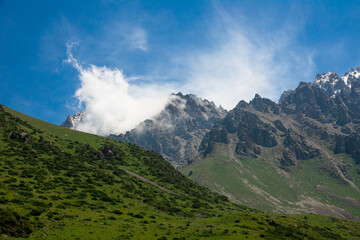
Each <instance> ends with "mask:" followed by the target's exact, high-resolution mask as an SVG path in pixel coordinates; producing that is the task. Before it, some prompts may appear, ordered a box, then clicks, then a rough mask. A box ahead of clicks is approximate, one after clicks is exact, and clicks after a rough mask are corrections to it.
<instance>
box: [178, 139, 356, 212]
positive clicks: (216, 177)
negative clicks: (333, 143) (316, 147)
mask: <svg viewBox="0 0 360 240" xmlns="http://www.w3.org/2000/svg"><path fill="white" fill-rule="evenodd" d="M227 147H228V146H226V145H224V144H217V145H216V150H215V151H214V153H213V154H210V155H208V156H207V157H206V158H205V159H201V160H200V161H197V162H194V163H192V164H191V165H189V166H187V167H186V168H185V169H183V170H182V172H183V173H184V174H185V175H187V176H189V178H190V179H192V180H194V181H196V182H198V183H200V184H201V185H204V186H206V187H208V188H210V189H213V190H215V191H217V192H219V193H221V194H225V195H227V196H229V198H230V199H231V200H234V201H235V202H238V203H240V204H243V205H246V206H249V207H253V208H256V209H261V210H267V211H275V212H285V213H289V212H290V213H291V212H294V213H296V212H298V213H301V212H313V209H312V207H311V206H300V205H299V203H300V202H301V201H304V200H314V201H317V202H320V203H324V204H328V205H331V206H334V207H337V208H340V209H343V210H345V211H346V212H347V213H350V214H352V215H353V216H360V208H359V207H356V206H355V207H354V206H351V205H349V204H347V203H345V202H344V201H342V200H340V199H339V198H337V197H334V196H335V195H336V196H338V197H351V198H353V199H355V201H359V200H360V193H359V192H358V191H356V190H355V189H354V188H352V187H351V186H350V185H349V184H345V183H344V182H343V181H341V180H340V179H339V178H336V177H334V176H331V174H330V172H329V171H327V170H326V165H325V164H324V162H323V161H322V160H321V159H310V160H303V161H299V163H298V164H297V165H296V166H291V167H286V168H284V167H281V166H280V164H279V160H278V159H277V158H276V154H274V153H273V152H272V150H271V149H266V150H265V151H263V152H264V153H263V154H262V156H261V157H259V158H256V159H251V158H247V157H240V156H236V158H235V159H234V158H232V159H231V158H230V157H229V154H228V151H227ZM330 154H331V153H330ZM332 156H333V157H334V158H335V159H336V160H337V161H346V162H347V163H348V164H349V166H351V168H350V169H349V174H350V176H351V179H352V181H353V182H354V183H355V184H356V183H358V182H359V181H360V176H359V174H358V173H357V170H356V166H354V164H353V162H352V160H351V158H349V157H348V156H346V155H345V154H338V155H335V154H332ZM190 172H191V174H190ZM317 185H320V186H323V187H326V188H327V190H326V191H319V190H317V189H316V188H315V186H317ZM315 212H316V211H315ZM324 214H326V212H324ZM339 216H340V215H339Z"/></svg>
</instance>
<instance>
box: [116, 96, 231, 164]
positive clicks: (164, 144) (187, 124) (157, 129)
mask: <svg viewBox="0 0 360 240" xmlns="http://www.w3.org/2000/svg"><path fill="white" fill-rule="evenodd" d="M225 114H226V111H225V110H224V109H223V108H221V107H220V108H218V107H216V106H215V104H214V103H213V102H209V101H208V100H203V99H200V98H198V97H196V96H195V95H193V94H188V95H183V94H182V93H178V94H176V95H175V94H173V95H172V100H171V101H170V103H169V104H168V105H167V106H166V107H165V109H164V110H163V111H162V112H161V113H160V114H159V115H157V116H155V117H154V118H153V119H148V120H146V121H144V122H142V123H140V124H139V125H138V126H137V127H136V128H135V129H133V130H131V131H128V132H126V133H125V134H120V135H110V136H109V137H111V138H114V139H117V140H120V141H124V142H129V143H133V144H136V145H138V146H141V147H143V148H146V149H150V150H154V151H156V152H158V153H161V154H162V155H163V156H164V158H165V159H166V160H167V161H169V162H170V163H172V164H173V165H174V166H175V167H182V166H185V165H187V164H188V163H189V162H190V161H191V159H193V158H194V157H195V156H196V155H197V151H198V148H199V145H200V142H201V140H202V139H203V137H204V136H205V134H206V133H207V132H208V131H210V129H211V128H212V126H213V125H214V123H215V122H216V121H217V120H219V119H222V118H223V117H224V116H225Z"/></svg>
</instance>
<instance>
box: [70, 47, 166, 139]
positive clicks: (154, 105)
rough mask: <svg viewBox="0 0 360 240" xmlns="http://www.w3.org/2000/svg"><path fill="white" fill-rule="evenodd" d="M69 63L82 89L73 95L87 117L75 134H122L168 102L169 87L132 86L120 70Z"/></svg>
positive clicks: (72, 59)
mask: <svg viewBox="0 0 360 240" xmlns="http://www.w3.org/2000/svg"><path fill="white" fill-rule="evenodd" d="M74 44H75V43H73V42H69V43H68V44H67V47H68V59H67V61H68V62H69V63H71V64H72V65H73V66H74V67H75V68H76V69H77V70H78V72H79V79H80V81H81V86H80V88H79V89H77V91H76V92H75V97H76V98H77V99H78V101H79V105H80V106H84V107H85V109H84V111H85V113H86V117H85V119H84V121H82V122H81V123H80V124H79V125H78V127H77V130H80V131H84V132H90V133H94V134H99V135H104V136H106V135H108V134H110V133H115V134H119V133H123V132H125V131H126V130H129V129H132V128H134V127H135V126H136V125H137V124H139V123H140V122H141V121H144V120H145V119H147V118H149V117H152V116H154V115H156V114H157V113H159V112H160V111H161V110H162V108H163V107H164V106H165V104H166V103H167V101H168V93H169V92H171V89H170V87H169V86H166V85H165V86H158V85H154V84H151V83H148V84H142V85H136V84H132V83H131V82H130V81H129V80H128V79H127V77H126V76H125V75H124V74H123V72H122V71H121V70H119V69H116V68H115V69H109V68H107V67H97V66H94V65H90V66H89V67H83V66H82V65H81V64H80V63H79V62H78V61H77V60H76V59H75V58H74V57H73V55H72V53H71V48H72V47H73V46H74Z"/></svg>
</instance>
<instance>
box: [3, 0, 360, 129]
mask: <svg viewBox="0 0 360 240" xmlns="http://www.w3.org/2000/svg"><path fill="white" fill-rule="evenodd" d="M359 13H360V3H359V1H305V0H302V1H280V0H279V1H260V0H252V1H250V0H249V1H232V0H228V1H202V0H197V1H194V0H192V1H187V0H181V1H136V0H135V1H127V0H123V1H116V0H102V1H80V0H78V1H74V0H73V1H66V0H63V1H48V0H44V1H38V0H34V1H28V0H24V1H13V0H0V56H1V58H0V103H1V104H4V105H6V106H9V107H11V108H13V109H16V110H18V111H21V112H24V113H26V114H29V115H32V116H34V117H37V118H40V119H42V120H45V121H49V122H52V123H55V124H60V123H61V122H62V121H63V120H64V119H65V118H66V116H67V115H68V114H72V113H75V112H77V111H79V110H80V109H81V108H86V107H87V105H89V106H90V105H91V104H92V103H91V102H89V101H91V100H89V99H92V97H91V96H90V95H89V94H94V93H93V91H94V89H92V90H91V93H88V92H86V91H85V90H84V89H85V87H86V86H87V85H85V84H86V81H85V80H84V79H85V78H86V77H83V78H82V77H81V76H85V75H86V74H85V73H88V74H90V73H91V74H95V72H96V71H95V70H96V69H97V68H96V67H98V68H100V67H104V68H103V71H104V72H110V73H114V71H115V69H118V70H119V71H120V72H121V74H123V76H120V77H121V79H122V80H124V81H126V82H128V83H129V86H130V90H129V91H128V92H124V94H129V95H131V98H126V99H131V100H129V101H133V103H134V104H135V105H134V106H139V109H141V106H140V105H141V103H144V102H148V100H146V99H142V101H140V102H138V101H137V100H136V98H141V96H143V95H146V96H148V99H150V98H153V96H155V95H156V96H157V95H163V94H169V93H171V92H173V91H174V92H177V91H182V92H184V93H195V94H198V95H199V96H200V97H203V98H208V99H209V100H212V101H214V102H215V103H216V104H218V105H219V104H221V105H223V106H225V107H227V108H231V107H233V106H235V105H236V103H237V102H238V101H240V100H241V99H245V100H250V99H251V98H252V96H254V94H255V93H256V92H258V93H260V94H261V95H262V96H264V97H269V98H271V99H273V100H277V99H276V98H278V97H279V96H280V94H281V92H282V91H283V90H285V89H288V88H295V87H296V86H297V84H298V82H299V81H307V82H308V81H312V80H313V79H314V76H315V75H316V73H323V72H327V71H335V72H338V73H339V74H341V75H342V74H344V72H345V71H349V70H350V69H351V68H352V67H353V68H355V67H357V66H359V65H360V41H359V39H360V14H359ZM67 43H68V46H69V44H72V45H73V47H72V48H71V52H70V53H71V54H72V56H73V57H74V59H75V60H74V61H76V62H77V63H78V64H79V65H80V66H81V69H80V70H79V69H77V68H76V67H74V61H73V62H71V61H69V60H68V59H69V55H68V54H69V52H67V50H69V49H67V46H66V44H67ZM92 65H93V67H94V68H92V70H91V71H90V68H91V66H92ZM86 69H87V70H88V71H86ZM84 74H85V75H84ZM105 75H106V74H105ZM86 76H88V75H86ZM98 80H99V79H98ZM84 81H85V82H84ZM99 81H101V79H100V80H99ZM110 88H111V86H110ZM79 89H80V90H81V91H79ZM114 89H115V90H116V88H114ZM95 90H96V89H95ZM115 90H114V93H113V95H116V91H115ZM77 91H78V94H76V92H77ZM79 92H80V93H79ZM101 94H102V95H101ZM101 94H99V95H101V96H104V97H103V98H106V95H107V94H106V92H102V93H101ZM101 96H100V98H101ZM103 98H102V99H100V101H103V100H104V99H103ZM84 99H85V100H84ZM106 99H107V100H109V101H110V102H109V104H116V103H114V102H111V101H113V100H114V101H122V98H117V97H114V98H111V97H109V98H106ZM106 99H105V100H106ZM79 100H81V101H82V105H81V106H82V107H80V108H77V107H78V101H79ZM103 102H104V103H106V101H103ZM159 102H161V101H160V100H159ZM92 106H94V105H92ZM110 110H113V109H110ZM110 110H109V111H110ZM119 111H121V109H120V110H119ZM105 114H106V113H105Z"/></svg>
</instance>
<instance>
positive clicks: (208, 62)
mask: <svg viewBox="0 0 360 240" xmlns="http://www.w3.org/2000/svg"><path fill="white" fill-rule="evenodd" d="M219 15H220V16H219V18H218V20H219V19H221V20H220V21H219V22H221V23H220V24H219V22H218V23H217V25H216V24H214V25H213V26H212V37H213V38H212V40H213V45H214V46H213V47H211V48H209V49H207V50H203V51H192V52H191V53H189V54H187V55H185V56H184V57H183V59H182V61H183V62H184V65H185V70H186V71H187V76H188V81H187V83H186V84H185V86H184V87H183V91H185V92H191V93H195V94H197V95H199V96H201V97H203V98H207V99H209V100H212V101H214V102H215V103H216V104H221V105H222V106H223V107H225V108H227V109H232V108H233V107H234V106H235V105H236V104H237V103H238V102H239V101H240V100H250V99H252V98H253V97H254V95H255V93H259V94H260V95H261V96H263V97H268V98H271V99H273V100H277V99H278V98H279V96H280V94H281V92H282V91H283V90H285V89H287V88H289V87H290V86H291V84H293V83H294V82H298V81H304V80H308V79H310V77H312V76H311V75H309V74H311V73H312V70H313V68H314V65H313V61H312V59H313V53H312V52H310V53H309V52H308V51H309V50H308V49H301V48H298V47H295V44H293V42H295V41H296V31H295V30H294V28H293V27H291V26H285V27H283V28H281V29H277V30H275V31H272V32H256V30H255V29H251V28H250V27H243V26H241V25H239V23H237V22H236V21H233V20H232V18H231V17H230V16H228V15H227V13H226V12H225V11H224V10H222V9H221V11H220V14H219ZM306 52H307V53H306Z"/></svg>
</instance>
